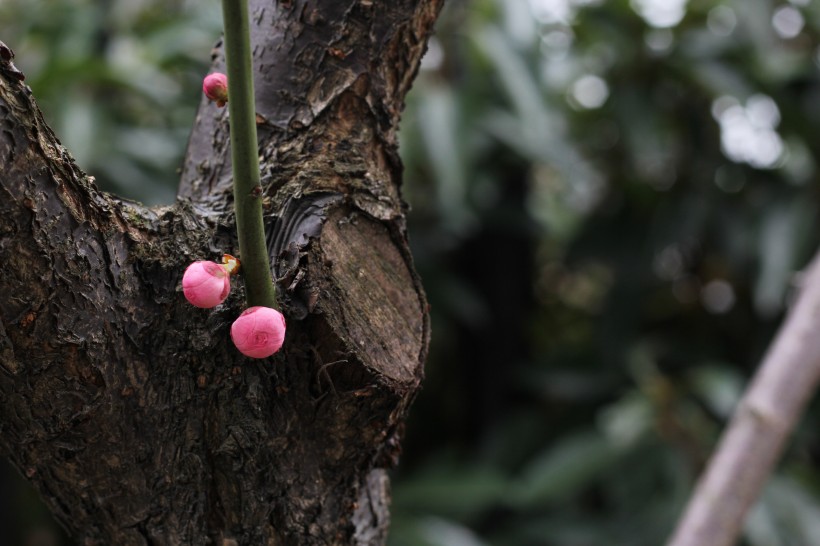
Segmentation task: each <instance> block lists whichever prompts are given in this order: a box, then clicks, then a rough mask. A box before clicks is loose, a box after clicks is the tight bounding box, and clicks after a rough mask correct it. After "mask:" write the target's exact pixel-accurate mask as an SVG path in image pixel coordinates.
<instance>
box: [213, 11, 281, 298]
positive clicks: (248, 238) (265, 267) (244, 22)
mask: <svg viewBox="0 0 820 546" xmlns="http://www.w3.org/2000/svg"><path fill="white" fill-rule="evenodd" d="M222 16H223V19H224V22H225V59H226V62H227V68H228V96H229V100H228V108H229V112H230V124H231V161H232V165H233V194H234V209H235V210H236V230H237V234H238V235H239V251H240V259H241V260H242V271H243V273H244V275H243V277H244V278H245V299H246V301H247V303H248V306H255V305H262V306H265V307H271V308H273V309H278V308H279V307H278V305H277V304H276V288H275V287H274V284H273V277H272V276H271V271H270V258H269V256H268V247H267V245H266V244H265V224H264V222H263V219H262V186H261V184H260V180H259V150H258V146H257V139H256V109H255V107H254V93H253V68H252V66H251V47H250V31H249V25H248V2H247V0H222Z"/></svg>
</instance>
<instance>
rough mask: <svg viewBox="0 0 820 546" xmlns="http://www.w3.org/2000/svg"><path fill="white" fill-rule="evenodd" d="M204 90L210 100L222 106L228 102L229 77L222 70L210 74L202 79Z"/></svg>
mask: <svg viewBox="0 0 820 546" xmlns="http://www.w3.org/2000/svg"><path fill="white" fill-rule="evenodd" d="M202 91H203V93H205V96H206V97H208V98H209V99H210V100H213V101H216V105H217V106H219V107H220V108H222V107H223V106H225V103H226V102H228V77H227V76H226V75H225V74H222V73H220V72H214V73H213V74H208V75H207V76H205V79H204V80H202Z"/></svg>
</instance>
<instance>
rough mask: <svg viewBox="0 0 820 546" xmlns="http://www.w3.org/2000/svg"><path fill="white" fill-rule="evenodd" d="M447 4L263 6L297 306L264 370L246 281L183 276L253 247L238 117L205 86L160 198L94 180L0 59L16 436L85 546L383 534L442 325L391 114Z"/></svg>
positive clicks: (1, 238)
mask: <svg viewBox="0 0 820 546" xmlns="http://www.w3.org/2000/svg"><path fill="white" fill-rule="evenodd" d="M441 3H442V2H441V0H413V1H399V2H371V1H369V0H358V1H352V0H346V1H341V2H339V1H330V0H327V1H307V0H301V1H300V0H293V1H291V2H272V1H269V0H268V1H262V0H252V1H251V6H250V7H251V17H250V21H251V25H252V28H251V37H252V44H251V51H252V52H253V64H254V66H255V67H256V74H255V78H256V82H255V83H256V89H257V94H256V111H257V113H258V114H259V116H260V118H259V126H258V127H259V141H258V147H259V152H260V157H261V160H262V161H261V164H260V167H261V171H262V178H261V182H262V186H263V192H262V199H263V203H264V210H265V222H266V225H267V227H268V231H269V240H268V245H269V248H270V249H272V250H273V252H274V255H273V256H272V257H273V258H274V259H277V258H278V261H277V263H278V264H279V265H278V269H277V271H276V277H277V282H278V283H279V288H280V291H281V292H280V293H281V294H282V308H283V312H284V313H285V315H286V316H287V317H288V341H287V344H286V346H285V347H284V348H283V350H282V351H281V352H280V353H279V354H277V355H276V357H275V358H274V359H273V360H272V362H267V363H262V364H260V363H255V362H252V361H249V360H248V359H246V358H244V357H242V356H241V355H240V354H239V353H238V352H237V351H236V350H235V349H234V348H233V346H232V345H231V343H230V340H229V336H228V328H229V326H230V322H231V321H232V320H233V318H235V317H236V316H237V314H238V312H239V310H240V309H241V307H242V305H243V304H242V294H241V291H236V292H237V293H236V294H232V295H231V296H230V297H229V298H228V300H227V301H226V302H225V304H223V305H222V306H221V307H219V308H217V309H215V310H210V311H208V310H200V309H196V308H192V307H191V306H190V305H188V304H187V303H186V302H185V300H184V298H183V297H182V295H181V293H180V291H179V282H180V279H181V275H182V271H183V270H184V268H185V265H187V263H189V262H190V261H191V260H193V259H203V258H210V259H213V258H215V257H217V256H219V255H220V254H221V253H222V252H231V251H232V250H235V248H236V244H237V242H236V237H235V236H234V235H233V233H234V231H233V226H234V222H235V218H234V216H233V214H232V212H231V208H232V207H231V198H230V187H231V177H230V174H229V173H230V157H229V154H227V146H226V143H227V137H228V131H227V120H226V119H225V115H224V110H218V109H216V108H214V107H212V106H210V105H207V104H206V103H205V102H204V101H203V104H202V105H201V107H200V111H199V113H198V115H197V119H196V122H195V126H194V130H193V133H192V135H191V140H190V142H189V147H188V151H187V155H186V160H185V168H184V172H183V175H182V180H181V183H180V190H179V195H180V200H179V201H178V202H177V203H176V204H175V205H173V206H171V207H159V208H153V209H151V208H146V207H142V206H140V205H138V204H134V203H129V202H126V201H123V200H120V199H117V198H114V197H112V196H109V195H107V194H105V193H102V192H99V191H98V190H97V189H96V188H95V186H94V184H93V181H92V180H91V179H90V178H89V177H87V176H86V175H84V174H83V173H82V172H81V171H80V170H79V169H78V168H77V167H76V166H75V165H74V163H73V161H72V159H71V158H70V156H69V155H68V154H67V152H66V151H65V150H64V149H63V148H62V146H61V145H60V144H59V142H58V141H57V139H56V138H55V137H54V135H53V133H52V132H51V131H50V129H49V128H48V127H47V125H46V124H45V122H44V121H43V119H42V116H41V115H40V113H39V111H38V110H37V108H36V106H35V104H34V102H33V99H32V97H31V93H30V90H29V89H28V88H27V87H25V86H24V85H23V84H22V83H21V82H20V76H19V72H18V71H16V69H14V67H13V65H11V64H10V55H0V169H2V172H3V176H2V177H0V193H2V199H0V259H2V260H3V261H4V264H5V268H4V269H5V270H6V274H5V275H4V276H3V277H2V278H0V302H1V303H0V356H1V357H2V359H1V360H0V400H2V404H0V452H2V453H3V454H4V455H7V456H8V457H9V458H10V460H11V461H12V463H13V464H14V465H15V466H16V467H17V468H18V469H19V470H20V471H21V473H22V474H24V475H25V476H27V477H28V478H29V479H30V480H31V481H32V482H33V483H34V485H35V486H36V487H37V488H38V490H39V491H40V493H41V495H42V496H43V498H44V499H45V501H46V503H47V504H48V505H49V507H50V508H51V509H52V511H53V512H54V513H55V515H56V517H57V519H58V520H59V521H60V522H61V523H62V524H63V525H64V526H65V527H66V528H67V529H68V530H69V532H70V533H71V534H72V535H73V536H74V537H75V539H76V540H77V542H78V543H79V544H88V545H94V544H123V545H144V544H224V545H228V544H286V545H291V544H292V545H312V544H356V545H371V544H372V545H376V544H382V543H383V542H384V539H385V535H386V529H387V525H388V521H389V517H388V511H387V506H388V502H389V493H388V484H387V479H386V477H385V469H386V468H387V467H389V466H390V465H391V464H392V463H393V462H394V461H395V459H396V457H397V455H398V447H397V445H398V444H397V440H398V438H399V436H400V431H401V427H402V423H403V420H404V417H405V415H406V412H407V408H408V406H409V404H410V402H411V401H412V399H413V397H414V396H415V393H416V392H417V390H418V387H419V384H420V381H421V377H422V374H423V371H422V370H423V368H422V366H423V362H424V359H425V356H426V348H427V342H428V337H429V324H428V317H427V314H426V303H425V300H424V295H423V291H422V290H421V286H420V283H419V280H418V278H417V276H416V274H415V273H414V271H413V267H412V261H411V259H410V256H409V251H408V247H407V242H406V236H405V229H404V205H403V204H402V202H401V199H400V196H399V189H398V188H399V185H400V175H401V164H400V161H399V159H398V156H397V153H396V138H395V131H396V128H397V124H398V120H399V114H400V111H401V108H402V104H403V99H404V95H405V93H406V92H407V91H408V89H409V87H410V84H411V82H412V80H413V77H414V76H415V73H416V71H417V68H418V63H419V61H420V59H421V55H422V53H423V51H424V48H425V44H426V39H427V37H428V36H429V34H430V32H431V31H432V25H433V23H434V21H435V18H436V16H437V14H438V11H439V9H440V7H441ZM0 49H2V48H0ZM3 51H5V50H3ZM7 57H8V58H7ZM223 64H224V63H223V61H222V56H221V55H220V54H217V55H216V58H215V67H214V68H215V69H221V68H222V66H223Z"/></svg>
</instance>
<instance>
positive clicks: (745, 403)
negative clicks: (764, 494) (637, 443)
mask: <svg viewBox="0 0 820 546" xmlns="http://www.w3.org/2000/svg"><path fill="white" fill-rule="evenodd" d="M801 285H802V288H801V291H800V294H799V297H798V299H797V302H796V305H795V306H794V308H793V309H792V311H791V312H790V313H789V316H788V318H787V320H786V322H785V323H784V324H783V326H782V327H781V329H780V331H779V332H778V334H777V337H776V338H775V340H774V342H773V344H772V345H771V347H770V348H769V351H768V353H767V355H766V357H765V358H764V360H763V364H762V365H761V367H760V369H759V370H758V372H757V374H756V375H755V377H754V379H753V381H752V384H751V386H750V387H749V388H748V389H747V391H746V393H745V394H744V396H743V398H742V400H741V401H740V404H739V405H738V408H737V409H736V411H735V414H734V416H733V417H732V419H731V421H730V422H729V425H728V427H727V429H726V431H725V432H724V434H723V437H722V438H721V440H720V443H719V444H718V447H717V449H716V451H715V453H714V454H713V456H712V459H711V461H710V462H709V465H708V467H707V469H706V471H705V472H704V474H703V476H701V478H700V481H699V483H698V485H697V487H696V489H695V492H694V494H693V496H692V498H691V499H690V501H689V505H688V506H687V508H686V511H685V513H684V515H683V517H682V518H681V519H680V521H679V522H678V526H677V529H676V530H675V532H674V534H673V536H672V538H671V539H670V541H669V542H668V544H667V546H705V545H708V546H729V545H730V544H733V543H734V541H735V540H736V539H737V536H738V534H739V533H740V530H741V527H742V525H743V520H744V517H745V515H746V512H747V511H748V509H749V507H750V506H751V505H752V503H753V502H754V501H755V499H756V498H757V497H758V494H759V493H760V490H761V488H762V487H763V485H764V483H765V481H766V479H767V477H768V476H769V474H770V473H771V471H772V468H773V467H774V465H775V463H776V462H777V459H778V457H779V456H780V454H781V452H782V451H783V448H784V446H785V443H786V439H787V438H788V436H789V434H790V433H791V432H792V430H793V429H794V427H795V425H796V423H797V421H798V419H799V418H800V415H801V413H802V411H803V409H804V408H805V406H806V404H807V403H808V401H809V399H810V398H811V396H812V393H814V391H815V390H816V389H817V386H818V383H819V382H820V254H818V255H817V256H815V258H814V260H813V261H812V263H811V265H810V266H809V267H808V268H807V269H806V271H805V272H804V274H803V275H802V279H801Z"/></svg>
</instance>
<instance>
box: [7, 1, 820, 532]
mask: <svg viewBox="0 0 820 546" xmlns="http://www.w3.org/2000/svg"><path fill="white" fill-rule="evenodd" d="M220 24H221V23H220V15H219V9H218V5H217V2H215V0H209V1H208V2H195V1H183V0H163V1H159V0H85V1H81V0H73V1H69V0H0V40H3V41H5V42H6V43H7V44H8V45H10V46H11V47H12V48H13V49H14V50H15V51H16V53H17V61H18V62H17V64H18V66H19V67H20V68H21V69H22V70H23V71H24V72H25V73H26V74H27V76H28V79H27V83H28V84H29V85H30V86H31V87H32V89H33V90H34V93H35V95H36V97H37V98H38V101H39V102H40V105H41V107H42V109H43V110H44V112H45V115H46V118H47V119H48V121H49V122H50V123H51V124H52V126H53V127H54V128H55V131H56V132H57V134H58V136H59V137H60V138H61V139H62V140H63V142H64V143H65V144H66V146H67V147H68V148H69V150H71V152H72V153H73V154H74V155H75V157H76V158H77V160H78V163H79V164H80V166H81V167H82V168H84V169H85V170H87V171H88V172H89V173H90V174H92V175H94V176H95V177H96V178H97V180H98V182H99V183H100V185H102V186H103V187H104V188H106V189H109V190H111V191H114V192H116V193H119V194H121V195H124V196H127V197H131V198H134V199H138V200H141V201H143V202H146V203H149V204H156V203H170V202H172V200H173V195H174V185H175V182H176V177H177V173H176V169H177V168H178V167H179V166H180V165H181V157H182V155H183V153H184V149H185V144H186V142H185V140H186V135H187V133H188V130H189V127H190V124H191V122H192V120H193V116H194V113H195V108H196V106H197V104H198V102H199V85H200V81H201V77H202V75H203V73H204V72H205V71H206V70H207V62H208V60H209V52H210V48H211V46H212V44H213V43H214V42H215V39H216V36H218V33H219V28H220ZM819 66H820V2H813V1H810V0H791V1H785V0H784V1H775V0H723V1H718V0H691V1H688V2H687V1H686V0H630V1H627V0H471V1H467V0H461V1H460V0H449V2H448V5H447V6H446V8H445V11H444V13H443V15H442V18H441V20H440V22H439V25H438V31H437V34H436V36H435V37H434V39H433V40H432V41H431V43H430V49H429V51H428V54H427V56H426V57H425V61H424V64H423V66H422V69H421V71H420V74H419V78H418V80H417V83H416V85H415V86H414V89H413V91H412V92H411V94H410V96H409V97H408V103H407V109H406V112H405V115H404V119H403V122H402V128H401V132H400V139H401V153H402V157H403V159H404V162H405V167H406V176H405V185H404V195H405V197H406V198H407V200H408V201H409V202H410V204H411V206H412V207H413V208H412V212H411V214H410V217H409V223H410V235H411V244H412V246H413V251H414V255H415V258H416V264H417V266H418V268H419V271H420V273H421V275H422V277H423V279H424V284H425V287H426V289H427V292H428V296H429V299H430V302H431V305H432V315H433V328H434V332H433V342H432V346H431V354H430V358H429V361H428V365H427V380H426V382H425V389H424V391H423V392H422V394H421V395H420V396H419V398H418V400H417V402H416V404H415V406H414V408H413V411H412V413H411V419H410V422H409V423H408V426H407V436H406V441H405V443H404V448H405V454H404V457H403V459H402V463H401V465H400V468H399V469H397V471H396V472H395V473H394V482H393V491H394V505H393V506H394V508H393V524H392V534H391V538H390V545H391V546H484V545H487V546H490V545H491V546H530V545H532V546H540V545H544V546H598V545H600V546H603V545H607V546H613V545H623V546H642V545H646V546H654V545H659V544H662V543H663V541H664V539H665V538H666V537H667V536H668V534H669V532H670V531H671V529H672V526H673V525H674V521H675V518H676V517H677V515H678V514H679V512H680V510H681V509H682V506H683V503H684V502H685V500H686V497H687V495H688V493H689V492H690V490H691V486H692V482H693V480H694V479H695V477H696V476H697V474H698V472H699V470H700V469H701V468H702V465H703V464H704V462H705V461H706V459H707V457H708V454H709V452H710V451H711V449H712V447H713V446H714V443H715V441H716V439H717V435H718V434H719V432H720V430H721V427H722V426H723V425H724V423H725V422H726V419H727V418H728V416H729V414H730V412H731V410H732V408H733V406H734V405H735V403H736V402H737V399H738V397H739V396H740V393H741V392H742V389H743V388H744V386H745V384H746V383H747V381H748V379H749V377H750V376H751V374H752V373H753V372H754V370H755V368H756V366H757V364H758V363H759V361H760V359H761V357H762V356H763V353H764V351H765V349H766V347H767V345H768V343H769V341H770V339H771V337H772V335H773V333H774V332H775V329H776V327H777V326H778V324H779V322H780V320H781V319H782V316H783V313H784V311H785V308H786V306H787V304H788V301H789V298H790V296H791V295H793V289H794V285H795V283H796V279H797V277H796V275H795V271H798V270H799V269H800V268H801V267H802V266H803V265H804V264H805V263H806V262H807V261H808V259H809V258H810V256H811V255H812V253H813V251H814V249H816V248H817V246H818V243H820V237H818V225H817V218H818V215H817V213H818V204H820V201H819V200H818V189H820V188H819V187H818V176H817V175H818V168H817V164H818V161H820V148H819V146H820V138H818V137H820V108H818V105H820V73H818V67H819ZM819 424H820V405H819V404H818V403H817V401H816V400H815V402H814V403H813V405H812V406H811V407H810V408H809V412H808V414H807V415H806V416H805V418H804V419H803V421H802V422H801V424H800V427H799V429H798V431H797V433H796V435H795V439H794V441H793V442H792V443H791V444H790V446H789V448H788V450H787V453H786V454H785V457H784V460H783V462H782V463H781V465H780V466H779V467H778V471H777V473H776V475H775V476H774V477H773V479H772V480H771V481H770V483H769V485H768V487H767V489H766V491H765V493H764V495H763V497H762V499H761V501H760V502H759V503H758V504H757V505H756V507H755V508H754V510H753V512H752V514H751V516H750V518H749V519H748V522H747V525H746V527H745V536H744V538H743V544H744V545H745V546H809V545H812V544H820V426H818V425H819ZM0 479H2V481H0V487H2V494H0V506H2V507H3V510H0V514H2V516H0V520H1V519H5V520H6V521H5V522H3V521H0V524H2V525H3V528H2V529H0V532H1V533H2V536H4V537H9V540H10V542H9V543H10V544H12V545H17V544H27V545H33V544H37V545H46V544H58V543H59V541H60V540H62V539H59V538H58V537H57V535H56V534H55V533H56V531H54V527H53V524H50V523H48V519H47V516H46V515H45V514H44V512H43V511H42V509H41V508H38V507H37V505H36V501H35V500H34V497H33V495H32V493H31V492H30V490H28V489H27V487H26V486H25V484H24V482H22V480H21V479H20V478H19V477H18V476H17V474H16V472H15V471H14V470H12V469H8V468H3V469H2V470H0ZM12 523H14V525H12ZM4 543H5V542H4Z"/></svg>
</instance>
